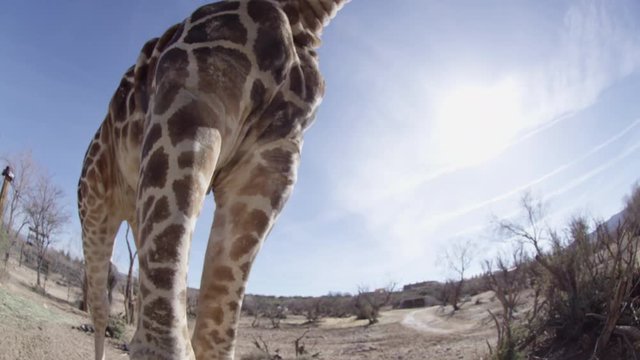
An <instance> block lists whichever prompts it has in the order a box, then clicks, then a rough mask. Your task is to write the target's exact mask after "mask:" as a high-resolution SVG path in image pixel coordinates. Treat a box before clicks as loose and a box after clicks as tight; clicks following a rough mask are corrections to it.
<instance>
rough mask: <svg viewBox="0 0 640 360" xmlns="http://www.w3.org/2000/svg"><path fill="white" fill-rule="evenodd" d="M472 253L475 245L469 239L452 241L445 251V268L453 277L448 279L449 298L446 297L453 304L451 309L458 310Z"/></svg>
mask: <svg viewBox="0 0 640 360" xmlns="http://www.w3.org/2000/svg"><path fill="white" fill-rule="evenodd" d="M474 253H475V247H474V246H473V244H472V242H471V241H470V240H464V241H457V242H454V243H453V244H452V245H451V246H450V247H449V248H448V249H447V250H446V251H445V257H444V258H445V260H446V263H447V269H448V270H449V271H451V272H453V274H454V279H451V280H450V283H451V286H450V288H449V290H450V291H449V294H448V295H449V298H448V299H446V300H447V301H448V302H450V303H451V306H453V311H458V310H460V298H461V297H462V285H463V284H464V275H465V273H466V272H467V271H468V270H469V266H470V265H471V262H472V260H473V256H474Z"/></svg>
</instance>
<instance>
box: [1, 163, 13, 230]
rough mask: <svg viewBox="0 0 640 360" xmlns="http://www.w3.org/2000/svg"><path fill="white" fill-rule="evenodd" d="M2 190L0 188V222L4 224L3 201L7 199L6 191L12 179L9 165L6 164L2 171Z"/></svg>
mask: <svg viewBox="0 0 640 360" xmlns="http://www.w3.org/2000/svg"><path fill="white" fill-rule="evenodd" d="M2 177H3V181H2V190H0V223H1V224H4V202H5V200H6V199H7V192H9V183H11V181H13V177H14V175H13V171H11V167H9V166H7V167H6V168H4V170H3V171H2Z"/></svg>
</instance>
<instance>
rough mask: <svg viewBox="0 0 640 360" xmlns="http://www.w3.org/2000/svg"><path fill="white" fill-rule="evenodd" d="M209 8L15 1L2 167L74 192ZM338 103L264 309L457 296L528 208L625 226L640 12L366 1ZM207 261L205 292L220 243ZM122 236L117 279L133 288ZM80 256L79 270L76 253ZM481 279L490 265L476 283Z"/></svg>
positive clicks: (273, 266)
mask: <svg viewBox="0 0 640 360" xmlns="http://www.w3.org/2000/svg"><path fill="white" fill-rule="evenodd" d="M200 4H201V2H196V1H168V0H162V1H135V2H131V1H110V2H99V1H69V0H67V1H58V2H55V4H54V3H53V2H49V1H12V2H6V3H5V4H3V11H2V12H1V13H0V46H1V48H2V52H1V55H0V124H2V127H1V128H0V129H1V130H0V154H3V155H4V154H12V153H17V152H20V151H23V150H27V149H31V150H32V152H33V156H34V158H35V160H36V161H37V162H38V163H40V164H41V165H43V166H45V167H47V168H48V169H49V170H50V172H51V173H52V174H53V180H54V181H55V182H56V183H57V184H59V185H60V186H61V187H62V188H63V189H64V190H65V192H66V200H67V203H68V204H67V208H68V211H69V212H70V213H72V222H71V223H70V224H69V226H68V227H67V228H66V229H65V231H64V233H63V234H62V235H61V237H60V241H59V244H62V245H64V244H66V243H67V242H68V240H69V239H71V240H73V241H74V242H75V244H76V245H75V247H76V249H79V247H80V242H79V233H80V232H79V224H78V221H77V216H76V215H75V213H76V209H75V189H76V183H77V177H78V175H79V173H80V166H81V162H82V157H83V155H84V152H85V149H86V146H87V145H88V142H89V140H90V139H91V137H92V135H93V134H94V132H95V130H96V129H97V127H98V126H99V124H100V122H101V121H102V119H103V118H104V115H105V112H106V109H107V104H108V101H109V99H110V97H111V95H112V94H113V92H114V90H115V88H116V86H117V84H118V83H119V81H120V77H121V75H122V73H123V72H124V71H125V70H126V69H127V67H129V66H130V65H131V64H133V62H134V61H135V59H136V57H137V55H138V51H139V49H140V47H141V46H142V44H143V43H144V42H145V41H146V40H147V39H149V38H151V37H154V36H158V35H160V34H161V33H162V31H163V30H164V29H166V28H167V27H168V26H170V25H172V24H173V23H176V22H178V21H181V20H182V19H183V18H184V17H186V16H187V15H188V14H189V13H190V12H191V11H192V10H194V9H195V8H196V7H197V6H198V5H200ZM320 66H321V69H322V71H323V74H324V76H325V78H326V82H327V93H326V97H325V100H324V101H323V103H322V105H321V107H320V110H319V112H318V117H317V119H316V123H315V124H314V125H313V127H312V128H311V129H310V130H309V131H308V132H307V135H306V139H305V146H304V150H303V159H302V164H301V167H300V172H299V179H298V184H297V187H296V189H295V191H294V194H293V196H292V197H291V199H290V201H289V203H288V205H287V206H286V207H285V210H284V212H283V213H282V215H281V216H280V219H279V222H278V224H277V225H276V227H275V228H274V230H273V231H272V233H271V235H270V237H269V238H268V239H267V241H266V243H265V244H264V246H263V249H262V251H261V253H260V254H259V255H258V258H257V260H256V262H255V265H254V268H253V271H252V275H251V279H250V283H249V287H248V291H249V292H251V293H262V294H276V295H292V294H302V295H319V294H323V293H327V292H329V291H351V292H353V291H355V290H356V289H357V287H358V286H359V285H368V286H369V287H377V286H381V285H384V284H385V283H387V282H389V281H395V282H397V283H399V284H404V283H409V282H416V281H422V280H426V279H443V278H444V277H446V276H447V275H448V273H447V272H446V271H445V270H444V269H443V268H442V266H441V265H439V264H440V263H441V261H440V259H439V258H440V257H441V254H442V252H443V249H445V248H446V247H447V245H449V244H451V243H452V242H455V241H464V240H470V241H472V242H473V243H474V246H475V247H476V248H477V251H478V253H479V255H478V256H477V260H481V259H483V258H486V257H489V256H491V255H492V254H494V253H495V251H496V249H498V248H500V246H501V243H500V241H499V240H498V237H497V236H496V234H494V233H493V232H492V231H491V230H490V229H489V228H488V226H487V225H488V224H489V223H490V221H491V219H492V216H494V215H495V216H498V217H510V216H514V214H516V211H517V200H518V198H519V197H520V196H521V194H522V192H523V191H526V190H531V191H532V192H533V194H534V195H538V196H540V197H542V198H544V200H545V201H547V202H548V212H549V222H550V223H551V224H555V225H558V226H560V225H561V224H562V223H564V222H566V220H567V219H568V218H569V217H570V216H572V215H574V214H588V215H590V216H595V217H602V218H606V217H608V216H610V215H611V214H613V213H615V212H617V211H619V210H620V209H621V207H622V204H623V202H622V199H623V197H624V196H625V195H626V194H628V193H629V191H630V189H631V186H632V185H633V184H634V183H635V182H636V181H637V180H638V171H637V169H639V168H640V101H639V99H638V95H637V94H640V71H639V70H640V3H638V2H636V1H633V0H626V1H624V0H620V1H615V2H614V1H606V0H600V1H594V0H585V1H579V0H576V1H559V0H553V1H552V0H547V1H540V0H530V1H476V0H468V1H462V0H461V1H427V0H404V1H386V0H353V1H352V2H351V3H349V4H348V5H347V6H346V7H345V8H344V9H343V10H342V11H341V12H340V13H338V16H337V17H336V18H335V19H334V20H333V21H332V22H331V24H330V25H329V27H328V28H326V30H325V34H324V36H323V45H322V48H321V49H320ZM212 203H213V201H212V199H211V198H208V199H207V203H206V205H205V208H204V210H203V212H202V214H201V218H200V221H199V224H198V227H197V229H196V233H195V236H194V240H193V245H192V253H191V265H190V274H189V283H190V285H191V286H198V284H199V274H200V272H201V268H202V258H203V254H204V249H205V246H206V241H207V238H208V232H209V228H210V225H211V218H212V211H213V205H212ZM123 234H124V232H121V234H119V236H118V240H119V241H118V245H117V246H116V251H115V253H114V260H115V261H116V263H117V264H118V265H119V267H120V269H125V263H126V261H127V255H126V248H125V247H124V246H123V241H122V239H123ZM77 251H79V250H77ZM474 270H475V271H478V270H479V261H477V262H476V263H475V265H474Z"/></svg>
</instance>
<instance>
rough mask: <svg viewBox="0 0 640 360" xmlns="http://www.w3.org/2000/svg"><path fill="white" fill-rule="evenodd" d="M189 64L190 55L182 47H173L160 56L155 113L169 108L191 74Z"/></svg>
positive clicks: (162, 112) (156, 76) (157, 71)
mask: <svg viewBox="0 0 640 360" xmlns="http://www.w3.org/2000/svg"><path fill="white" fill-rule="evenodd" d="M188 65H189V57H188V55H187V52H186V51H184V50H182V49H178V48H172V49H170V50H168V51H167V52H165V53H164V54H163V55H162V56H161V57H160V59H159V60H158V64H157V68H156V73H155V81H156V86H157V90H156V95H155V97H154V101H155V105H154V108H153V112H154V113H155V114H158V115H160V114H164V113H165V112H166V111H167V109H169V106H170V105H171V104H172V103H173V101H174V99H175V97H176V95H177V94H178V91H179V90H180V88H181V86H182V85H183V84H184V82H185V81H186V79H187V77H188V76H189V71H188V69H187V67H188Z"/></svg>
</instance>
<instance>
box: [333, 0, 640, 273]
mask: <svg viewBox="0 0 640 360" xmlns="http://www.w3.org/2000/svg"><path fill="white" fill-rule="evenodd" d="M633 21H635V19H632V18H631V17H630V16H629V15H627V14H625V12H624V10H623V9H621V4H620V3H613V2H606V1H582V2H579V3H575V4H573V6H571V7H570V8H569V9H568V11H567V13H566V15H565V17H564V20H563V23H562V24H559V27H558V29H559V30H558V32H557V33H556V34H552V35H550V36H549V41H550V42H552V43H554V44H556V47H555V50H554V51H553V52H550V53H549V54H548V56H545V57H544V58H545V59H546V60H545V61H544V62H541V63H538V64H533V65H530V66H529V67H527V68H519V69H518V72H517V73H515V74H514V73H513V69H512V68H511V69H509V73H504V74H502V75H501V77H500V78H497V79H496V81H495V82H493V83H487V84H485V85H484V86H485V88H486V89H489V90H490V89H495V88H501V87H500V84H501V83H504V79H510V80H509V81H510V85H509V86H508V87H506V88H507V89H512V90H513V89H517V90H518V91H520V92H521V94H518V96H516V97H513V98H508V99H507V100H508V101H516V99H522V103H521V104H520V106H518V107H517V108H513V107H509V106H510V105H508V104H507V105H505V106H506V107H507V108H508V109H509V111H508V115H509V116H513V117H514V118H517V119H518V121H519V123H518V125H517V127H516V128H514V129H511V130H510V131H509V132H508V133H507V134H506V135H505V137H506V138H510V140H511V143H512V144H513V143H515V142H517V139H515V137H516V136H515V134H516V133H517V132H518V131H521V133H520V134H521V138H522V136H526V135H527V134H526V131H527V130H528V131H530V133H531V131H537V130H540V129H543V128H546V125H548V124H550V123H553V122H554V121H557V120H558V119H562V118H563V116H565V117H566V116H567V114H573V113H576V112H578V111H580V110H582V109H585V108H587V107H589V106H590V105H593V104H594V103H595V102H596V101H597V99H598V97H599V96H600V94H601V93H602V92H603V91H604V90H605V89H607V88H608V87H610V86H611V85H612V84H614V83H615V82H616V81H618V80H620V79H621V78H624V77H625V76H627V75H629V74H631V73H633V72H635V71H637V70H638V69H639V68H640V39H639V38H638V35H636V34H638V32H637V31H634V30H635V27H637V26H636V25H635V24H634V23H633ZM532 31H535V30H532ZM387 45H388V47H387V48H386V50H387V51H388V52H389V53H394V51H393V48H392V45H391V44H387ZM442 46H446V45H442ZM479 56H487V54H479ZM372 61H374V63H373V64H376V63H375V59H372ZM408 63H409V64H412V65H416V64H415V62H411V61H409V62H408ZM385 64H386V63H385ZM385 64H380V63H378V65H381V66H383V65H385ZM516 65H517V64H516ZM372 68H375V66H369V69H370V71H371V69H372ZM377 71H378V72H379V71H380V70H379V69H378V70H377ZM405 71H406V73H405V74H402V76H401V77H402V78H411V77H412V76H413V77H414V84H412V89H411V90H412V91H411V92H407V90H406V87H405V85H402V84H397V83H394V82H393V81H391V80H392V79H393V78H394V75H393V74H392V75H390V76H388V77H385V74H384V73H383V74H379V73H378V74H377V75H378V79H379V81H380V82H381V83H383V84H384V86H383V87H382V88H384V91H382V92H380V95H378V96H377V97H375V96H374V97H373V99H371V101H374V102H375V106H371V108H375V110H373V109H364V111H361V112H360V113H359V114H357V115H355V114H354V116H358V117H360V118H362V117H364V118H366V119H367V121H366V122H364V123H366V126H363V127H359V128H358V129H357V135H358V137H357V138H355V139H353V142H354V144H353V145H352V147H351V148H350V149H348V150H349V152H348V153H347V154H346V155H345V156H344V160H343V164H344V165H343V168H342V169H341V171H340V173H341V176H340V177H336V178H334V179H335V189H336V202H337V203H338V204H340V206H341V207H342V208H343V209H344V210H345V211H348V212H352V213H355V214H358V215H360V216H362V218H363V219H365V222H366V224H367V226H368V228H369V229H368V230H369V231H370V232H371V233H372V234H375V236H374V237H375V238H377V239H378V243H377V244H374V246H378V247H379V249H381V251H385V252H387V253H388V254H389V257H390V258H391V257H397V258H398V260H397V264H400V263H401V262H402V261H403V260H407V261H410V260H412V259H416V258H418V257H421V256H424V254H426V253H428V252H429V251H433V249H434V248H433V244H431V243H429V242H427V240H426V239H430V238H432V237H433V236H434V235H435V234H437V233H438V228H439V226H440V225H441V224H442V223H443V222H446V221H450V220H452V219H455V218H457V217H460V216H463V215H466V214H468V213H469V212H470V211H475V210H479V209H482V208H486V207H488V206H489V205H491V204H493V203H495V202H496V201H502V200H508V198H509V197H512V196H517V195H518V194H519V193H520V191H521V190H523V189H526V188H528V187H529V186H531V184H537V183H540V182H544V181H546V180H547V179H548V178H550V177H551V176H553V175H555V174H557V173H558V172H560V171H563V170H564V169H566V168H567V167H568V166H570V165H571V163H567V164H565V165H563V166H561V167H560V168H558V169H556V170H554V171H552V172H551V173H549V174H547V175H544V176H543V177H541V178H538V179H534V180H530V181H528V182H526V183H522V184H521V186H518V187H517V188H516V189H514V190H513V191H508V192H506V193H504V194H502V195H500V196H498V197H494V196H491V195H487V196H486V198H485V199H484V200H482V201H479V202H476V203H471V204H469V203H464V202H463V201H462V200H460V199H458V203H455V200H452V203H449V204H445V205H444V206H441V204H432V203H430V201H431V200H432V199H433V198H434V195H438V196H441V195H442V194H441V193H442V192H451V194H452V199H455V196H454V195H455V192H456V188H455V187H453V186H447V185H446V184H444V183H446V182H445V181H442V179H443V178H446V177H448V176H449V175H450V174H452V173H453V172H454V171H455V170H458V169H459V166H460V163H463V165H464V162H463V161H461V162H458V163H457V164H456V163H453V164H451V163H450V164H446V163H445V164H443V163H442V161H441V160H442V157H441V156H438V154H435V155H434V152H435V151H437V150H438V147H437V146H436V145H434V144H437V141H434V140H435V139H434V137H435V136H437V134H436V133H434V131H436V130H438V127H437V125H436V124H437V121H438V120H437V119H436V118H435V117H436V116H437V115H438V111H437V110H436V109H435V108H434V105H435V104H436V103H437V97H435V96H434V94H438V91H441V90H442V89H450V90H452V91H455V89H456V88H455V87H449V86H446V84H445V85H442V86H439V85H438V84H435V85H434V84H431V87H427V86H426V85H425V86H423V87H422V89H420V87H421V86H420V85H415V82H419V79H420V78H421V76H422V75H421V74H428V71H427V70H425V69H410V68H407V69H406V70H405ZM452 72H455V71H453V70H452ZM495 72H496V74H500V69H496V71H495ZM396 75H397V74H396ZM372 78H373V76H372ZM460 86H462V88H464V86H466V85H465V84H461V85H460ZM474 86H475V84H474ZM374 87H375V86H374ZM502 88H504V87H502ZM416 90H418V91H420V90H422V93H421V94H419V93H416ZM480 93H482V91H480ZM421 96H423V99H422V101H420V97H421ZM462 98H464V97H462ZM463 100H464V99H463ZM518 101H520V100H518ZM459 106H460V107H465V106H468V104H464V103H461V104H459ZM492 111H493V112H495V111H494V110H491V111H489V112H488V114H489V115H491V113H492ZM497 113H498V114H503V112H500V111H498V112H497ZM465 114H468V116H473V111H471V112H468V111H466V112H465ZM485 115H487V114H485ZM347 120H349V119H347ZM354 120H355V119H354ZM474 120H475V121H478V122H480V121H483V119H481V118H478V119H474ZM635 125H637V122H636V123H634V124H633V125H632V126H635ZM496 126H499V124H496ZM627 130H628V129H626V130H625V131H627ZM454 136H455V133H452V134H450V137H454ZM614 138H616V139H617V137H614ZM502 140H504V139H502ZM502 140H501V141H502ZM612 141H613V140H612ZM605 144H607V145H608V144H610V142H608V141H607V142H605ZM460 146H465V144H464V142H461V143H460ZM602 146H606V145H602ZM597 149H600V147H598V148H596V149H595V150H593V151H597ZM441 150H442V149H441ZM591 153H592V152H590V154H591ZM491 155H495V152H494V153H492V154H491ZM585 156H588V155H587V154H585ZM585 156H583V157H581V158H580V159H577V160H576V161H578V160H580V161H581V160H582V159H584V158H585ZM485 157H486V156H485ZM474 180H476V179H468V181H470V182H473V181H474ZM434 182H437V185H433V186H427V185H428V184H432V183H434ZM567 186H568V187H570V186H571V184H569V185H567ZM434 192H436V193H437V194H434ZM436 197H437V196H436ZM472 226H473V225H472ZM460 230H461V231H462V229H460ZM394 262H395V261H394ZM398 266H399V265H398Z"/></svg>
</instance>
